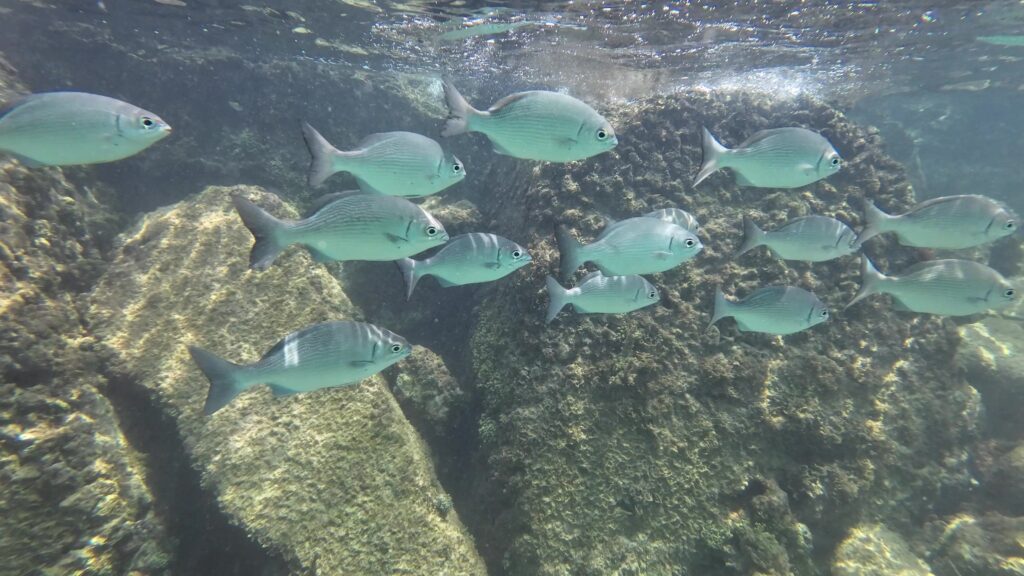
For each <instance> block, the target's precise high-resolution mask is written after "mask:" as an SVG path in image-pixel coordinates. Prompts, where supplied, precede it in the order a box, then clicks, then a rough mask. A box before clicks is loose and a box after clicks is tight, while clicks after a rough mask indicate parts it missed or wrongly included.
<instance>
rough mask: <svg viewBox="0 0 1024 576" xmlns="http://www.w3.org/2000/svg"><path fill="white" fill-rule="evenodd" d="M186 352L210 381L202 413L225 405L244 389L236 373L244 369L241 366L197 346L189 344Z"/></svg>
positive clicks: (212, 411) (209, 412)
mask: <svg viewBox="0 0 1024 576" xmlns="http://www.w3.org/2000/svg"><path fill="white" fill-rule="evenodd" d="M188 353H189V354H191V355H192V360H193V361H195V363H196V366H199V369H200V370H202V371H203V375H205V376H206V379H207V380H209V381H210V391H209V392H208V393H207V395H206V403H205V404H204V405H203V413H204V414H206V415H207V416H209V415H210V414H213V413H214V412H216V411H217V410H220V409H221V408H223V407H224V406H226V405H227V404H228V402H231V401H232V400H233V399H234V398H235V396H238V395H239V394H240V393H241V392H242V390H245V388H244V387H243V386H241V385H239V382H238V373H239V372H240V371H241V370H244V367H243V366H239V365H238V364H234V363H232V362H228V361H227V360H224V359H223V358H220V357H219V356H217V355H216V354H214V353H212V352H207V351H206V350H203V349H202V348H199V347H198V346H189V347H188Z"/></svg>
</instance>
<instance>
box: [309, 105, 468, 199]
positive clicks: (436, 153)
mask: <svg viewBox="0 0 1024 576" xmlns="http://www.w3.org/2000/svg"><path fill="white" fill-rule="evenodd" d="M302 135H303V137H304V139H305V141H306V147H307V148H309V154H310V156H311V157H312V160H311V162H310V165H309V174H308V178H307V180H308V182H309V185H310V186H313V187H316V186H319V185H321V184H323V183H324V181H325V180H327V179H328V178H330V177H331V176H333V175H334V174H337V173H338V172H348V173H350V174H352V176H354V177H355V179H356V183H358V184H359V189H360V190H362V191H363V192H366V193H368V194H384V195H388V196H405V197H420V196H429V195H431V194H435V193H437V192H440V191H441V190H444V189H445V188H448V187H449V186H452V185H454V184H457V183H458V182H461V181H462V180H463V179H464V178H465V177H466V169H465V167H464V166H463V165H462V161H460V160H459V159H458V158H456V157H455V156H454V155H452V154H449V153H447V152H445V150H444V149H443V148H442V147H441V145H440V144H438V143H437V141H436V140H434V139H432V138H427V137H426V136H422V135H420V134H414V133H412V132H381V133H379V134H371V135H369V136H367V137H366V138H363V140H362V141H361V142H360V143H359V144H358V145H357V146H356V149H355V150H352V151H348V152H343V151H341V150H338V149H337V148H335V147H334V146H332V145H331V143H330V142H328V141H327V139H326V138H324V137H323V136H321V135H320V133H319V132H317V131H316V129H315V128H313V127H312V126H310V125H309V123H307V122H303V123H302Z"/></svg>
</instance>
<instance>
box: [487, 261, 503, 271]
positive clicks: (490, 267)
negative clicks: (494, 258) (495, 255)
mask: <svg viewBox="0 0 1024 576" xmlns="http://www.w3.org/2000/svg"><path fill="white" fill-rule="evenodd" d="M484 268H487V269H488V270H497V269H498V268H501V262H487V263H486V264H484Z"/></svg>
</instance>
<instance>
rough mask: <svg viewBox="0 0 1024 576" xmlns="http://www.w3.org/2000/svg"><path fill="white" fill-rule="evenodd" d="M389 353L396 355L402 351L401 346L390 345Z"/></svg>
mask: <svg viewBox="0 0 1024 576" xmlns="http://www.w3.org/2000/svg"><path fill="white" fill-rule="evenodd" d="M391 351H392V352H394V353H395V354H398V353H399V352H401V351H402V345H401V344H392V345H391Z"/></svg>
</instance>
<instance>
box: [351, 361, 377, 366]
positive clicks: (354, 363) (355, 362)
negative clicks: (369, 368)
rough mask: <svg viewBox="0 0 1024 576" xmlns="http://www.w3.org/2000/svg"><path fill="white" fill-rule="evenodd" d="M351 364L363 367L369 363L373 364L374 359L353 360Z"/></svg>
mask: <svg viewBox="0 0 1024 576" xmlns="http://www.w3.org/2000/svg"><path fill="white" fill-rule="evenodd" d="M349 364H351V365H352V366H359V367H362V366H366V365H368V364H373V360H352V361H351V362H349Z"/></svg>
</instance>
